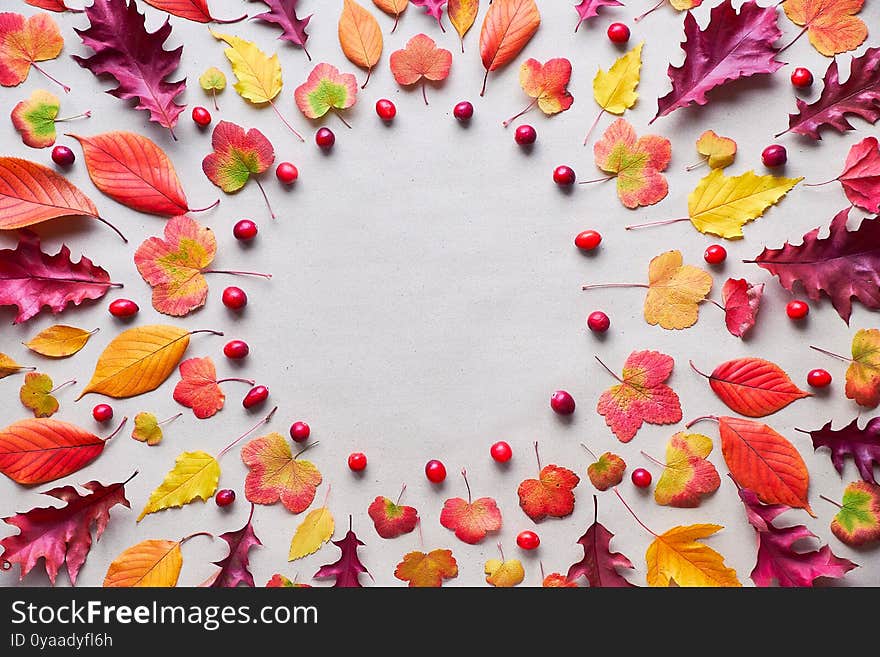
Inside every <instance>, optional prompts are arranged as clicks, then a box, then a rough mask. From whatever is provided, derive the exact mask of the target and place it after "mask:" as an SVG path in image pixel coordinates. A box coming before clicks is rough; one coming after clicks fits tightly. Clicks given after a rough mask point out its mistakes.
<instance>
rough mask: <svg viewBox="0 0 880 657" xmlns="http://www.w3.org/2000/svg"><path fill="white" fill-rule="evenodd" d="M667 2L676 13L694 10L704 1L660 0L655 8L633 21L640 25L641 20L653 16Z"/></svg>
mask: <svg viewBox="0 0 880 657" xmlns="http://www.w3.org/2000/svg"><path fill="white" fill-rule="evenodd" d="M667 2H668V3H669V6H670V7H672V8H673V9H675V10H676V11H687V10H688V9H694V8H696V7H699V6H700V5H701V4H703V0H659V2H658V3H657V4H656V5H654V6H653V7H651V8H650V9H648V10H647V11H645V12H643V13H641V14H639V15H638V16H636V17H635V18H634V19H633V21H634V22H636V23H638V22H639V21H640V20H642V19H643V18H645V17H646V16H647V15H648V14H652V13H654V12H655V11H657V10H658V9H660V7H662V6H663V5H665V4H666V3H667Z"/></svg>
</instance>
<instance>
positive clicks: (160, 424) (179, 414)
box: [156, 413, 183, 427]
mask: <svg viewBox="0 0 880 657" xmlns="http://www.w3.org/2000/svg"><path fill="white" fill-rule="evenodd" d="M181 415H183V413H178V414H177V415H172V416H171V417H169V418H168V419H166V420H162V421H161V422H156V426H157V427H161V426H162V425H163V424H168V423H169V422H173V421H174V420H176V419H177V418H179V417H180V416H181Z"/></svg>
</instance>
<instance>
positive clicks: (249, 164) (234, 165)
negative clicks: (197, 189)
mask: <svg viewBox="0 0 880 657" xmlns="http://www.w3.org/2000/svg"><path fill="white" fill-rule="evenodd" d="M211 147H212V148H213V149H214V152H213V153H210V154H209V155H207V156H206V157H205V159H204V160H202V171H204V172H205V175H206V176H208V180H210V181H211V182H212V183H214V184H215V185H216V186H217V187H219V188H220V189H222V190H223V191H224V192H226V193H227V194H232V193H233V192H237V191H238V190H240V189H241V188H242V187H244V186H245V185H246V184H247V181H248V180H250V179H251V177H252V176H254V182H255V183H257V186H258V187H259V188H260V192H262V194H263V198H264V200H265V201H266V205H267V206H269V199H268V197H266V192H265V191H264V190H263V186H262V185H261V184H260V180H259V179H258V178H256V177H255V176H257V175H259V174H261V173H263V172H264V171H266V170H267V169H268V168H269V167H270V166H272V163H273V162H274V161H275V149H273V148H272V144H270V143H269V140H268V139H266V136H265V135H264V134H263V133H262V132H260V131H259V130H257V129H256V128H251V129H250V130H248V131H247V132H245V129H244V128H242V127H241V126H240V125H236V124H235V123H230V122H229V121H220V123H218V124H217V127H216V128H214V133H213V134H212V135H211ZM269 212H270V214H271V215H272V218H273V219H274V218H275V213H274V212H273V211H272V208H271V206H270V207H269Z"/></svg>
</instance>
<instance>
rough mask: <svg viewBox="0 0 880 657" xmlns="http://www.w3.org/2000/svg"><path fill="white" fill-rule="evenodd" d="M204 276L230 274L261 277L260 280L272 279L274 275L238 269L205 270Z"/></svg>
mask: <svg viewBox="0 0 880 657" xmlns="http://www.w3.org/2000/svg"><path fill="white" fill-rule="evenodd" d="M202 273H203V274H229V275H230V276H259V277H260V278H272V274H262V273H260V272H258V271H240V270H238V269H205V270H203V271H202Z"/></svg>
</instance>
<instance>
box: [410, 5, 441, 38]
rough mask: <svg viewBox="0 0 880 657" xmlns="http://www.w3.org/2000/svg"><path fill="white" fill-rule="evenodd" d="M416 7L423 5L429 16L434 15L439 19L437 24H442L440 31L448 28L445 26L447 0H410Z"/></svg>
mask: <svg viewBox="0 0 880 657" xmlns="http://www.w3.org/2000/svg"><path fill="white" fill-rule="evenodd" d="M409 1H410V2H411V3H412V4H413V5H415V6H416V7H422V8H424V10H425V13H426V14H428V16H432V17H433V18H436V19H437V25H439V26H440V31H441V32H445V31H446V29H445V28H444V27H443V21H442V18H443V6H444V5H445V4H446V2H447V0H409Z"/></svg>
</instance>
